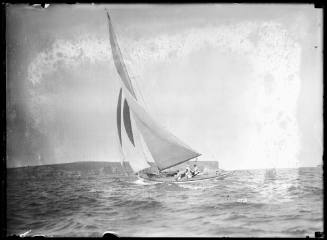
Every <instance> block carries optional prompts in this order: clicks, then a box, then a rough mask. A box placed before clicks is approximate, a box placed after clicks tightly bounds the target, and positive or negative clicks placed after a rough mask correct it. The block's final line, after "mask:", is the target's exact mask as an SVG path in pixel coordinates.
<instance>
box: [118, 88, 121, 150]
mask: <svg viewBox="0 0 327 240" xmlns="http://www.w3.org/2000/svg"><path fill="white" fill-rule="evenodd" d="M121 96H122V89H120V91H119V96H118V104H117V128H118V136H119V142H120V146H122V141H121Z"/></svg>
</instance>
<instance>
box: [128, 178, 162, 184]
mask: <svg viewBox="0 0 327 240" xmlns="http://www.w3.org/2000/svg"><path fill="white" fill-rule="evenodd" d="M133 183H134V184H137V185H155V184H158V183H160V182H148V181H144V180H143V179H137V180H135V181H134V182H133Z"/></svg>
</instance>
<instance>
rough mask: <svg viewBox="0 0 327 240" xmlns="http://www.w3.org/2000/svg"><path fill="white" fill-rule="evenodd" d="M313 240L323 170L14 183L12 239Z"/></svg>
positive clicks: (319, 223) (10, 193)
mask: <svg viewBox="0 0 327 240" xmlns="http://www.w3.org/2000/svg"><path fill="white" fill-rule="evenodd" d="M27 231H30V232H28V236H33V235H45V236H54V237H56V236H59V237H63V236H64V237H66V236H67V237H77V236H81V237H85V236H91V237H100V236H102V234H103V233H104V232H105V231H113V232H116V233H117V234H118V235H119V236H136V237H139V236H146V237H148V236H164V237H173V236H177V237H184V236H185V237H186V236H188V237H189V236H193V237H224V236H225V237H251V236H253V237H306V236H310V237H313V236H314V233H315V232H316V231H320V232H322V231H323V180H322V169H321V168H300V169H277V171H276V176H275V177H274V178H273V179H270V178H266V177H265V170H248V171H246V170H242V171H236V172H235V174H233V175H232V176H230V177H228V178H226V179H224V180H217V181H214V180H213V181H205V182H195V183H187V184H167V183H146V182H143V181H140V180H135V178H130V177H122V178H113V177H109V176H108V177H105V176H101V177H100V176H97V175H93V176H88V177H82V178H80V179H73V178H57V179H52V180H28V181H26V180H10V181H8V186H7V235H13V234H16V235H19V234H22V233H25V232H27Z"/></svg>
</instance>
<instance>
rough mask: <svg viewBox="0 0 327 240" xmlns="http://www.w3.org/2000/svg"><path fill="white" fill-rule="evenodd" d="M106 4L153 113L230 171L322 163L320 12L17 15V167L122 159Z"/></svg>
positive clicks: (78, 9)
mask: <svg viewBox="0 0 327 240" xmlns="http://www.w3.org/2000/svg"><path fill="white" fill-rule="evenodd" d="M104 7H107V8H108V9H109V11H110V14H111V18H112V21H113V25H114V28H115V32H116V35H117V37H118V41H119V45H120V48H121V50H122V53H123V56H124V60H125V62H126V65H127V68H128V71H129V73H130V75H131V76H132V77H133V79H132V80H133V82H134V84H135V87H136V88H137V90H139V91H140V92H141V93H142V96H143V100H144V102H143V103H142V104H144V106H145V108H146V110H147V111H148V112H149V113H150V114H151V116H152V117H153V118H154V119H155V120H157V121H158V122H159V123H160V124H161V125H163V126H165V127H166V128H168V129H169V130H170V131H171V132H172V133H173V134H174V135H176V136H178V137H179V138H180V139H182V140H183V141H184V142H185V143H186V144H188V145H189V146H191V147H192V148H193V149H195V150H196V151H198V152H200V153H202V154H203V156H202V157H200V158H199V160H218V161H219V163H220V166H221V167H222V168H224V169H250V168H265V167H300V166H315V165H317V164H321V163H322V11H321V9H315V8H314V7H313V5H300V4H296V5H286V4H283V5H268V4H266V5H257V4H251V5H245V4H238V5H234V4H233V5H232V4H217V5H215V4H207V5H205V4H203V5H200V4H197V5H107V6H104V5H86V4H84V5H77V4H76V5H50V6H49V7H48V8H47V9H33V8H32V7H29V6H27V5H10V6H9V7H8V8H7V126H8V137H7V152H8V160H7V166H8V167H13V166H26V165H37V164H51V163H64V162H74V161H119V159H120V157H121V155H120V151H119V145H118V139H117V138H118V136H117V127H116V104H117V97H118V93H119V86H120V80H119V77H118V74H117V72H116V69H115V67H114V64H113V61H112V55H111V50H110V43H109V35H108V34H109V33H108V25H107V19H106V15H105V11H104V10H103V9H104Z"/></svg>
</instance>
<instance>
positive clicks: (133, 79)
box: [126, 66, 149, 111]
mask: <svg viewBox="0 0 327 240" xmlns="http://www.w3.org/2000/svg"><path fill="white" fill-rule="evenodd" d="M126 67H127V66H126ZM128 70H129V72H132V73H133V77H131V82H132V85H133V86H134V87H135V89H136V91H137V93H138V95H139V96H140V97H141V101H142V104H143V106H144V108H145V109H146V110H147V111H148V110H149V108H148V106H147V104H146V102H145V100H144V96H143V94H142V91H141V90H140V86H139V85H138V82H137V80H136V77H134V76H136V75H135V74H134V71H130V70H131V69H128Z"/></svg>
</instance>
